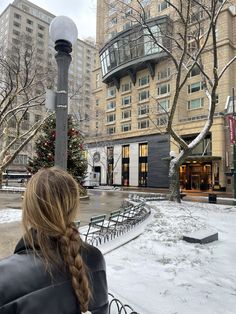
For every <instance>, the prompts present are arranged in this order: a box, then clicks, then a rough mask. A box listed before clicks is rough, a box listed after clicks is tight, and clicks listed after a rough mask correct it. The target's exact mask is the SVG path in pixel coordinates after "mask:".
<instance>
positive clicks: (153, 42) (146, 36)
mask: <svg viewBox="0 0 236 314" xmlns="http://www.w3.org/2000/svg"><path fill="white" fill-rule="evenodd" d="M147 25H148V28H149V29H150V30H151V33H152V35H153V37H155V38H153V37H152V36H150V32H149V30H148V29H147V26H142V25H135V26H133V27H132V28H131V29H129V30H125V31H123V32H120V33H118V34H117V36H115V37H114V38H113V39H112V40H111V41H109V42H108V43H107V44H106V45H105V46H104V47H103V49H102V50H101V51H100V61H101V67H102V76H103V82H104V83H110V82H114V83H115V84H116V87H118V88H119V81H120V78H121V77H123V76H126V75H130V77H131V80H132V82H133V83H134V84H135V82H136V72H137V71H138V70H141V69H144V68H148V70H149V72H150V74H151V76H152V77H154V75H155V64H156V63H157V62H159V61H160V59H161V58H165V57H167V53H166V52H165V51H164V50H163V49H162V48H161V47H160V46H159V45H158V43H159V44H160V45H161V46H162V47H165V48H167V49H168V50H169V51H171V42H170V40H169V39H168V36H167V34H171V33H172V22H171V20H170V18H169V17H168V16H159V17H157V18H154V19H150V20H149V21H148V23H147Z"/></svg>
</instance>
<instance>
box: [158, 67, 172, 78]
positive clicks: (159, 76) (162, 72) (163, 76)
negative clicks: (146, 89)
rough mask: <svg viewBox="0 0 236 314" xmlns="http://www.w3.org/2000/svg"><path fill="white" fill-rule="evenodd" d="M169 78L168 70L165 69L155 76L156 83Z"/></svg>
mask: <svg viewBox="0 0 236 314" xmlns="http://www.w3.org/2000/svg"><path fill="white" fill-rule="evenodd" d="M169 77H170V68H165V69H163V70H161V71H160V72H158V74H157V78H158V81H161V80H165V79H167V78H169Z"/></svg>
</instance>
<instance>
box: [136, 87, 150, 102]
mask: <svg viewBox="0 0 236 314" xmlns="http://www.w3.org/2000/svg"><path fill="white" fill-rule="evenodd" d="M148 99H149V90H143V91H141V92H139V93H138V100H139V102H141V101H145V100H148Z"/></svg>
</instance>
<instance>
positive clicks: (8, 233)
mask: <svg viewBox="0 0 236 314" xmlns="http://www.w3.org/2000/svg"><path fill="white" fill-rule="evenodd" d="M128 194H129V193H128V192H122V193H117V192H116V191H96V190H89V191H88V196H89V198H87V199H82V200H81V201H80V208H79V211H78V216H77V219H79V220H80V223H81V226H83V225H86V224H88V222H89V220H90V218H91V217H92V216H95V215H99V214H109V213H110V212H111V211H113V210H115V209H118V208H119V207H120V206H121V204H122V202H123V200H124V199H125V198H127V197H128ZM10 208H14V209H20V208H21V194H20V193H9V192H8V193H3V192H1V193H0V211H1V210H3V209H10ZM22 234H23V229H22V227H21V222H20V221H17V222H10V223H0V259H1V258H3V257H6V256H8V255H10V254H12V252H13V250H14V247H15V245H16V243H17V241H18V240H19V239H20V238H21V236H22Z"/></svg>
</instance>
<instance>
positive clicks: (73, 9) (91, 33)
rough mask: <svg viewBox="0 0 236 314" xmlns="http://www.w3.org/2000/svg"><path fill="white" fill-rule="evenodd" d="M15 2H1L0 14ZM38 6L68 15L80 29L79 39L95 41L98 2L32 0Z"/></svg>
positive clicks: (7, 0) (89, 0)
mask: <svg viewBox="0 0 236 314" xmlns="http://www.w3.org/2000/svg"><path fill="white" fill-rule="evenodd" d="M12 2H13V0H0V13H1V12H2V11H3V10H4V9H5V8H6V7H7V6H8V5H9V4H10V3H12ZM31 2H33V3H34V4H36V5H37V6H39V7H41V8H43V9H45V10H47V11H49V12H50V13H52V14H54V15H66V16H68V17H70V18H71V19H72V20H73V21H74V22H75V24H76V25H77V28H78V34H79V35H78V37H79V38H80V39H86V38H87V37H93V38H94V39H95V35H96V33H95V31H96V0H62V1H55V0H32V1H31Z"/></svg>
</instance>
